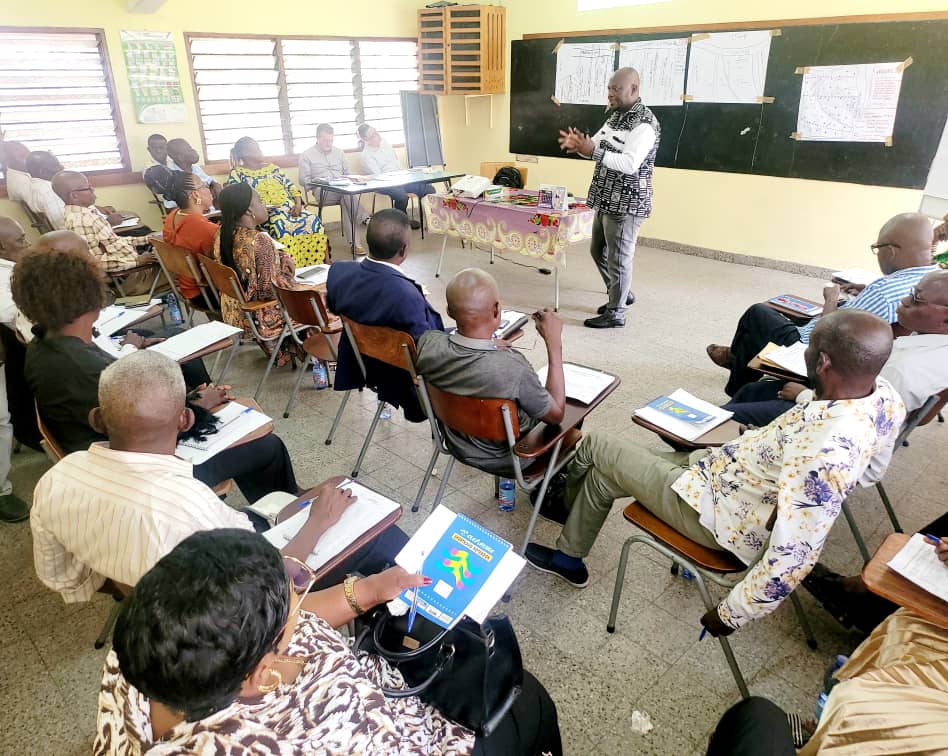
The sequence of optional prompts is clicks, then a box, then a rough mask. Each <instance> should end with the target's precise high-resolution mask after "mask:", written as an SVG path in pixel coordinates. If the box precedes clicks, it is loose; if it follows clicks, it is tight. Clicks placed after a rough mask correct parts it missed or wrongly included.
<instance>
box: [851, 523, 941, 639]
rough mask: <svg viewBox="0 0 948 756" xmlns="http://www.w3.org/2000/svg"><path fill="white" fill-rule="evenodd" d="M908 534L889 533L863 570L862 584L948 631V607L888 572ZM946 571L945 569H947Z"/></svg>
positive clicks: (917, 587)
mask: <svg viewBox="0 0 948 756" xmlns="http://www.w3.org/2000/svg"><path fill="white" fill-rule="evenodd" d="M911 537H912V536H911V535H909V534H908V533H891V534H889V535H888V536H886V539H885V540H884V541H883V542H882V545H881V546H880V547H879V549H878V550H877V551H876V553H875V554H873V555H872V559H870V560H869V561H868V562H866V566H865V567H863V568H862V581H863V582H864V583H865V584H866V587H867V588H868V589H869V590H870V591H872V592H873V593H875V594H877V595H879V596H882V597H883V598H885V599H888V600H889V601H892V602H894V603H896V604H898V605H899V606H904V607H905V608H906V609H911V610H912V611H913V612H915V613H916V614H919V615H921V616H922V617H923V618H925V619H927V620H929V621H930V622H934V623H935V624H936V625H938V626H940V627H944V628H948V604H946V603H945V602H944V601H942V600H941V599H940V598H938V597H937V596H934V595H932V594H931V593H929V592H928V591H926V590H925V589H924V588H921V587H920V586H917V585H915V583H913V582H912V581H911V580H908V579H907V578H904V577H902V576H901V575H900V574H899V573H897V572H896V571H895V570H893V569H891V568H890V567H889V565H888V562H889V560H890V559H892V557H894V556H895V555H896V554H897V553H898V552H899V550H900V549H901V548H902V547H903V546H904V545H905V544H906V543H908V540H909V538H911ZM945 569H948V567H946V568H945Z"/></svg>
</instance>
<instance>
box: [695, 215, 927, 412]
mask: <svg viewBox="0 0 948 756" xmlns="http://www.w3.org/2000/svg"><path fill="white" fill-rule="evenodd" d="M932 238H933V231H932V224H931V222H930V221H929V220H928V218H927V217H926V216H924V215H922V214H921V213H902V214H901V215H896V216H895V217H894V218H891V219H890V220H888V221H886V223H885V225H883V226H882V228H881V229H880V231H879V236H878V239H877V240H876V243H875V244H870V245H869V247H870V249H871V250H872V253H873V254H874V255H876V257H877V261H878V263H879V270H881V271H882V274H883V275H882V278H879V279H877V280H876V281H873V282H872V283H871V284H869V285H868V286H866V287H864V288H862V289H859V288H858V287H856V286H852V285H850V286H847V292H849V293H856V296H855V297H853V298H852V299H850V300H848V301H847V302H844V303H843V304H840V305H837V303H838V301H839V293H840V287H839V286H837V285H836V284H830V285H828V286H826V287H825V288H824V289H823V300H824V304H823V313H822V314H823V315H828V314H829V313H831V312H833V311H834V310H836V309H837V307H838V309H841V310H842V309H852V310H865V311H866V312H871V313H872V314H873V315H878V316H879V317H880V318H882V319H883V320H884V321H886V322H887V323H890V324H894V323H896V322H898V317H897V316H896V314H895V311H896V309H897V308H898V306H899V302H900V301H901V300H902V299H903V298H904V297H906V296H908V293H909V292H910V291H911V290H912V288H913V287H914V286H915V285H916V284H917V283H918V282H919V281H920V280H921V279H922V277H923V276H924V275H925V274H927V273H930V272H931V271H933V270H935V269H936V267H937V266H936V265H934V263H933V262H932ZM857 291H858V293H857ZM818 322H819V318H814V319H813V320H811V321H810V322H809V323H807V324H806V325H803V326H797V325H795V324H794V323H793V322H792V321H791V320H790V319H789V318H786V317H784V316H783V315H781V314H780V313H778V312H776V311H775V310H772V309H771V308H770V307H768V306H767V305H766V304H755V305H752V306H751V307H749V308H748V309H747V311H745V313H744V314H743V315H742V316H741V319H740V320H739V321H738V323H737V330H736V331H735V333H734V338H733V340H732V341H731V345H730V346H724V345H722V344H711V345H709V346H708V348H707V351H708V356H709V357H710V358H711V360H712V362H714V363H715V364H716V365H719V366H721V367H723V368H727V369H728V370H729V371H730V377H729V378H728V382H727V386H725V388H724V391H725V392H726V393H727V395H728V396H734V394H735V393H736V392H737V391H738V389H740V388H741V387H742V386H744V385H745V384H748V383H750V382H751V381H755V380H757V379H758V378H759V377H760V373H759V372H758V371H756V370H752V369H750V368H748V367H747V363H748V362H750V361H751V360H752V359H753V358H754V357H755V356H756V355H757V354H758V353H759V352H760V350H761V349H763V348H764V347H765V346H767V342H773V343H774V344H779V345H781V346H789V345H791V344H795V343H797V342H798V341H802V342H803V343H804V344H808V343H809V342H810V334H811V333H812V332H813V328H814V326H815V325H816V324H817V323H818Z"/></svg>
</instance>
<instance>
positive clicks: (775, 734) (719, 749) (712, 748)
mask: <svg viewBox="0 0 948 756" xmlns="http://www.w3.org/2000/svg"><path fill="white" fill-rule="evenodd" d="M795 753H796V749H795V748H794V747H793V735H792V733H791V732H790V723H789V722H788V721H787V714H786V712H784V710H783V709H781V708H780V707H779V706H777V705H776V704H775V703H773V702H771V701H769V700H768V699H766V698H759V697H757V696H752V697H751V698H747V699H745V700H743V701H740V702H739V703H736V704H734V705H733V706H732V707H731V708H730V709H728V710H727V711H726V712H725V713H724V716H723V717H721V721H720V722H718V726H717V727H716V728H715V730H714V734H713V735H712V736H711V742H710V743H709V744H708V753H707V756H793V755H794V754H795Z"/></svg>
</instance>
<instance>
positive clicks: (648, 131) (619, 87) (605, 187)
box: [559, 68, 661, 328]
mask: <svg viewBox="0 0 948 756" xmlns="http://www.w3.org/2000/svg"><path fill="white" fill-rule="evenodd" d="M608 99H609V109H610V111H611V115H610V116H609V120H607V121H606V123H605V124H604V125H603V127H602V128H601V129H599V131H597V132H596V134H595V135H594V136H593V137H592V138H591V139H590V138H589V136H587V135H586V134H584V133H582V132H581V131H579V130H578V129H575V128H573V127H572V126H571V127H570V128H569V130H567V131H560V137H559V143H560V148H561V149H563V150H566V152H568V153H570V154H571V155H580V156H581V157H584V158H591V159H592V160H595V161H596V169H595V170H594V171H593V177H592V182H591V183H590V185H589V198H588V199H587V200H586V202H587V203H588V205H589V206H590V207H592V208H594V209H595V210H596V219H595V221H594V222H593V231H592V244H591V246H590V249H589V251H590V254H591V255H592V258H593V260H594V261H595V263H596V267H597V268H599V275H601V276H602V280H603V282H604V283H605V284H606V292H607V293H608V295H609V301H608V302H607V303H606V304H604V305H603V306H602V307H600V308H599V309H598V311H597V312H598V313H599V314H598V315H597V316H596V317H594V318H589V319H587V320H585V321H584V322H583V325H585V326H586V327H587V328H621V327H622V326H624V325H625V309H626V307H628V306H629V305H630V304H632V303H633V302H635V295H634V294H633V293H632V292H631V290H630V289H631V285H632V260H633V258H634V257H635V241H636V239H637V238H638V235H639V229H640V228H641V226H642V222H643V221H644V220H645V219H646V218H647V217H648V216H649V215H650V214H651V212H652V170H653V169H654V168H655V155H656V153H657V152H658V141H659V138H660V136H661V127H660V126H659V124H658V119H657V118H656V117H655V115H654V114H653V113H652V111H651V110H649V109H648V108H647V107H645V105H644V104H643V102H642V98H641V97H640V96H639V74H638V71H636V70H635V69H634V68H620V69H619V70H618V71H616V72H615V73H614V74H613V75H612V78H611V79H609V96H608Z"/></svg>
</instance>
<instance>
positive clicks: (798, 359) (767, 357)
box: [760, 341, 807, 377]
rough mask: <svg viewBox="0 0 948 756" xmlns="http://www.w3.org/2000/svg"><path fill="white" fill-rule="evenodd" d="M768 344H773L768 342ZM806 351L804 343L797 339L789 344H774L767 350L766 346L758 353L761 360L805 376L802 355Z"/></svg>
mask: <svg viewBox="0 0 948 756" xmlns="http://www.w3.org/2000/svg"><path fill="white" fill-rule="evenodd" d="M768 346H773V345H772V344H768ZM804 352H806V344H804V343H803V342H802V341H798V342H797V343H796V344H791V345H790V346H775V347H774V348H773V349H770V350H768V349H767V348H766V347H765V348H764V349H763V350H762V351H761V353H760V359H761V361H762V362H765V363H770V364H771V365H774V366H776V367H778V368H780V369H781V370H785V371H787V372H790V373H793V374H794V375H799V376H801V377H806V374H807V372H806V360H805V359H804V357H803V354H804Z"/></svg>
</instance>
